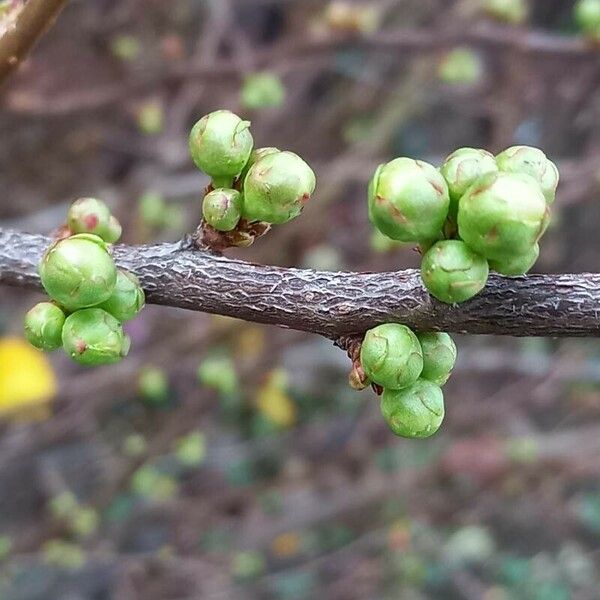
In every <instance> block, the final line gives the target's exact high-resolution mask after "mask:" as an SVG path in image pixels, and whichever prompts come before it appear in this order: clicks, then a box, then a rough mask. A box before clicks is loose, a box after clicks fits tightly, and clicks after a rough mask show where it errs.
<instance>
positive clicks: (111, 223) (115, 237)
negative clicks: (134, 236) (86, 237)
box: [100, 215, 123, 244]
mask: <svg viewBox="0 0 600 600" xmlns="http://www.w3.org/2000/svg"><path fill="white" fill-rule="evenodd" d="M122 233H123V228H122V227H121V223H119V221H117V219H116V218H115V217H113V215H110V219H109V220H108V227H107V228H106V231H105V232H104V233H103V234H102V235H101V236H100V237H101V238H102V239H103V240H104V241H105V242H106V243H107V244H116V243H117V242H118V241H119V240H120V239H121V234H122Z"/></svg>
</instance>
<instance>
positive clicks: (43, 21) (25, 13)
mask: <svg viewBox="0 0 600 600" xmlns="http://www.w3.org/2000/svg"><path fill="white" fill-rule="evenodd" d="M66 3H67V0H29V1H28V2H27V3H26V4H25V5H24V6H23V8H22V9H21V10H20V11H19V13H18V14H17V17H16V19H15V21H14V23H11V24H10V25H9V26H8V27H7V29H6V30H5V31H4V32H3V33H2V37H0V82H1V81H4V79H5V78H6V77H7V76H8V75H9V74H10V73H11V72H12V71H13V70H14V69H16V68H17V66H18V65H19V64H20V63H21V61H22V60H23V59H24V58H25V56H27V54H28V53H29V51H30V50H31V49H32V48H33V46H34V45H35V43H36V42H37V40H38V39H39V38H40V37H41V36H42V35H43V34H44V33H45V32H46V30H47V29H48V28H49V27H50V26H51V25H52V23H53V22H54V19H55V18H56V17H57V16H58V13H59V12H60V11H61V10H62V9H63V7H64V5H65V4H66Z"/></svg>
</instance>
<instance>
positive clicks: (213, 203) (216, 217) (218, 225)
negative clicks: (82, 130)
mask: <svg viewBox="0 0 600 600" xmlns="http://www.w3.org/2000/svg"><path fill="white" fill-rule="evenodd" d="M242 204H243V199H242V195H241V194H240V193H239V192H238V191H236V190H230V189H227V188H219V189H216V190H214V191H212V192H210V193H209V194H206V196H204V200H203V202H202V216H203V217H204V220H205V221H206V222H207V223H208V224H209V225H210V226H211V227H214V228H215V229H216V230H217V231H231V230H232V229H235V227H236V225H237V224H238V222H239V220H240V218H241V216H242Z"/></svg>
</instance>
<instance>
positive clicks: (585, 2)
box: [575, 0, 600, 42]
mask: <svg viewBox="0 0 600 600" xmlns="http://www.w3.org/2000/svg"><path fill="white" fill-rule="evenodd" d="M575 21H576V22H577V24H578V25H579V27H580V28H581V31H583V33H584V34H585V35H586V36H588V37H589V38H590V39H591V40H593V41H597V42H600V0H579V1H578V2H577V4H576V5H575Z"/></svg>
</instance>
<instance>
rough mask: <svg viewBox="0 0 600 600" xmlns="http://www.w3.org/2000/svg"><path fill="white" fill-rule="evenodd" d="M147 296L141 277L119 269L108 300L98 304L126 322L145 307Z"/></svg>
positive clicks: (119, 319)
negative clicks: (141, 283)
mask: <svg viewBox="0 0 600 600" xmlns="http://www.w3.org/2000/svg"><path fill="white" fill-rule="evenodd" d="M145 302H146V296H145V294H144V290H143V289H142V286H141V285H140V281H139V279H138V278H137V277H136V276H135V275H134V274H133V273H129V272H128V271H124V270H122V269H117V283H116V285H115V289H114V290H113V293H112V295H111V296H110V298H109V299H108V300H106V302H103V303H102V304H100V305H98V308H102V309H104V310H105V311H106V312H107V313H109V314H111V315H112V316H113V317H114V318H115V319H117V321H119V322H121V323H124V322H125V321H130V320H131V319H133V318H135V317H136V316H137V315H138V313H139V312H140V311H141V310H142V308H144V304H145Z"/></svg>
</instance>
